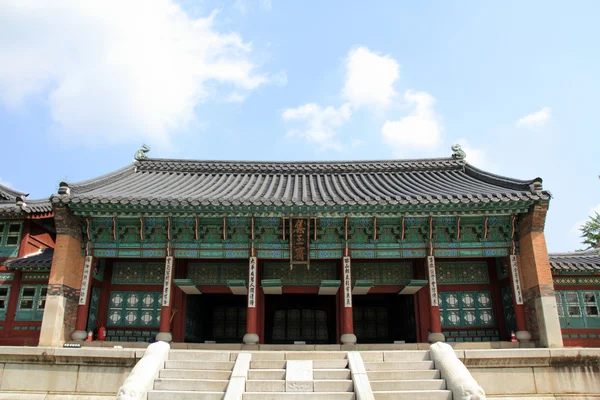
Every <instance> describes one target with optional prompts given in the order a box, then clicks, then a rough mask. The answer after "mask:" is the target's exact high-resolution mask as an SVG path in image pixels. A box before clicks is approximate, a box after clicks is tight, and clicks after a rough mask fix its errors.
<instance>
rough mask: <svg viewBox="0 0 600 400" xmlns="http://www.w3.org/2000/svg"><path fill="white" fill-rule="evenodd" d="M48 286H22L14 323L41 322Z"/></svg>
mask: <svg viewBox="0 0 600 400" xmlns="http://www.w3.org/2000/svg"><path fill="white" fill-rule="evenodd" d="M47 292H48V285H47V284H44V285H22V286H21V290H20V292H19V302H18V303H17V312H16V314H15V321H41V320H42V317H43V316H44V307H45V306H46V293H47Z"/></svg>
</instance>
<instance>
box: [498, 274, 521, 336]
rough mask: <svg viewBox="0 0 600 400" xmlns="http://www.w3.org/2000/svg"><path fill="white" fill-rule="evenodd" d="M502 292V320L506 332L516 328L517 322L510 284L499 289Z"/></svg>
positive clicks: (508, 332)
mask: <svg viewBox="0 0 600 400" xmlns="http://www.w3.org/2000/svg"><path fill="white" fill-rule="evenodd" d="M501 294H502V309H503V310H504V321H505V324H506V333H507V334H510V332H511V331H516V330H517V322H516V320H515V307H514V305H513V294H512V288H511V287H510V286H505V287H503V288H502V289H501Z"/></svg>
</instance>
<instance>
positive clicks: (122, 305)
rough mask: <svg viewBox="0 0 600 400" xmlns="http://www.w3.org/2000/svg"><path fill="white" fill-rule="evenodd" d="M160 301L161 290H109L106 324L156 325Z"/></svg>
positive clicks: (158, 321) (158, 318)
mask: <svg viewBox="0 0 600 400" xmlns="http://www.w3.org/2000/svg"><path fill="white" fill-rule="evenodd" d="M161 303H162V292H121V291H115V292H111V293H110V300H109V307H108V321H107V325H108V326H136V327H139V326H142V327H157V326H158V325H159V324H160V310H161Z"/></svg>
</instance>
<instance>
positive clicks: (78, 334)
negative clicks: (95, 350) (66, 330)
mask: <svg viewBox="0 0 600 400" xmlns="http://www.w3.org/2000/svg"><path fill="white" fill-rule="evenodd" d="M71 339H72V340H78V341H83V340H85V339H87V332H86V331H75V332H73V333H71Z"/></svg>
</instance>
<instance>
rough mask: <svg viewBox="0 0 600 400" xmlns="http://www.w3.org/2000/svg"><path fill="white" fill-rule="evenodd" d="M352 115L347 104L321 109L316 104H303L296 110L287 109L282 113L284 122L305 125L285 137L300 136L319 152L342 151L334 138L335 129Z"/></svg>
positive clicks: (340, 145)
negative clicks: (298, 122) (315, 146)
mask: <svg viewBox="0 0 600 400" xmlns="http://www.w3.org/2000/svg"><path fill="white" fill-rule="evenodd" d="M351 115H352V110H351V106H350V104H349V103H346V104H344V105H342V106H341V107H339V108H335V107H331V106H330V107H325V108H323V107H321V106H320V105H319V104H316V103H309V104H305V105H303V106H300V107H296V108H288V109H286V110H285V111H284V112H283V113H282V115H281V116H282V118H283V120H284V121H288V122H291V121H300V122H304V123H305V127H304V128H303V129H295V130H291V131H289V132H288V133H287V134H286V136H287V137H291V136H296V135H298V136H301V137H303V138H304V139H306V141H307V142H309V143H315V144H316V145H317V146H318V148H319V150H328V149H333V150H338V151H341V150H342V149H343V145H342V144H341V142H340V141H339V140H338V139H337V138H336V135H337V129H338V128H339V127H340V126H342V125H344V124H345V123H346V122H348V120H349V119H350V117H351Z"/></svg>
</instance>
